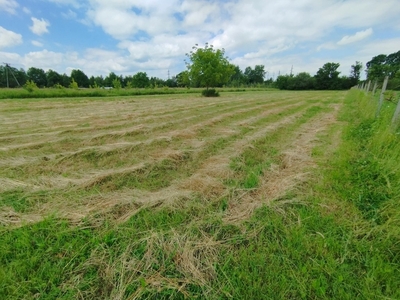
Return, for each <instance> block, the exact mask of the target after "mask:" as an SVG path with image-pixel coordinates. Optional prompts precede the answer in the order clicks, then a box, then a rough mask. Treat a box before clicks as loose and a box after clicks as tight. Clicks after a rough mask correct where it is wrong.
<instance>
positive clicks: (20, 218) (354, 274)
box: [0, 91, 400, 299]
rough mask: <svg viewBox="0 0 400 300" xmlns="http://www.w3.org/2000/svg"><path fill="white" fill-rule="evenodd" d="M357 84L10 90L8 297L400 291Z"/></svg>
mask: <svg viewBox="0 0 400 300" xmlns="http://www.w3.org/2000/svg"><path fill="white" fill-rule="evenodd" d="M357 93H358V92H355V91H352V92H347V91H344V92H343V91H339V92H338V91H331V92H327V91H322V92H321V91H319V92H317V91H313V92H281V91H259V92H256V91H252V92H236V93H229V92H224V93H223V94H222V96H221V97H220V98H214V99H212V98H211V99H210V98H202V97H200V96H198V95H196V94H182V95H154V96H135V97H110V98H101V99H100V98H70V99H31V100H27V99H24V100H22V99H20V100H18V99H13V100H1V101H0V124H1V127H0V296H3V298H4V297H5V298H4V299H33V298H35V299H193V298H198V299H270V298H272V299H321V298H331V299H357V298H359V299H379V298H381V299H396V298H399V297H400V292H399V291H400V275H399V274H400V270H399V262H400V258H399V255H400V251H399V248H400V246H399V240H398V237H399V235H398V230H397V231H396V229H395V228H397V227H396V226H397V224H398V222H399V220H400V218H398V216H399V214H397V211H396V210H393V207H395V206H394V205H395V202H394V201H395V198H396V197H397V195H398V193H397V192H398V187H397V184H396V183H398V181H397V180H398V178H399V177H396V176H397V173H396V171H394V172H395V174H394V175H393V174H392V173H390V174H387V172H386V171H385V172H386V173H385V176H386V179H385V177H384V176H383V175H381V174H380V173H379V172H380V171H382V170H383V169H382V168H383V167H382V166H381V165H380V163H378V165H377V166H376V168H375V167H374V168H375V169H374V170H372V171H371V172H372V173H373V174H372V173H371V174H369V173H368V174H367V175H365V176H367V177H368V176H370V177H372V178H370V177H368V178H367V177H366V178H362V176H361V177H360V176H358V175H357V174H363V172H364V170H366V169H368V167H369V166H370V165H373V166H375V165H374V162H373V161H372V162H371V164H369V163H364V165H363V163H362V162H354V161H353V160H354V159H356V158H360V155H361V154H362V153H363V152H362V151H364V150H365V149H367V150H365V151H366V153H367V154H366V155H367V156H368V155H369V153H371V151H370V150H368V147H367V145H365V144H363V145H362V142H364V143H365V142H366V140H368V138H369V137H370V136H372V133H371V135H370V136H368V135H364V136H363V135H362V134H365V132H372V131H373V130H374V128H377V126H378V125H376V126H375V125H374V121H370V122H369V123H368V122H367V123H368V124H367V123H366V124H367V125H365V124H364V123H363V122H365V120H364V119H363V118H367V120H370V119H371V118H370V116H369V115H368V116H367V115H366V116H363V115H360V109H359V107H356V106H355V103H358V102H357V101H361V100H363V99H362V97H363V96H362V95H360V94H357ZM360 99H361V100H360ZM364 100H365V99H364ZM392 109H393V108H392V107H390V108H388V110H392ZM366 114H368V113H366ZM356 115H358V116H359V117H356ZM357 118H359V121H357V120H358V119H357ZM368 118H369V119H368ZM382 120H383V118H382ZM349 124H350V125H349ZM354 124H355V125H354ZM359 124H364V125H365V126H367V127H368V126H369V127H368V128H367V127H365V126H364V125H362V126H364V127H362V126H361V127H357V128H358V129H354V130H356V132H357V134H354V135H351V134H350V135H348V134H347V132H350V133H351V132H353V131H354V130H353V129H351V128H352V127H351V126H353V125H354V126H359ZM349 126H350V127H349ZM374 126H375V127H374ZM352 130H353V131H352ZM358 133H360V134H358ZM393 136H394V137H392V136H390V138H391V139H392V143H393V147H394V148H393V149H390V151H395V150H396V149H397V148H395V147H397V146H396V136H395V135H393ZM350 145H351V147H350ZM385 145H386V144H385ZM357 147H359V148H357ZM386 148H388V146H387V145H386ZM351 149H353V150H354V151H355V152H354V153H352V152H351ZM357 149H358V150H357ZM360 149H361V150H360ZM376 151H378V152H380V149H376ZM387 151H389V150H387ZM374 157H375V156H372V158H370V156H368V157H363V159H364V158H365V161H366V162H367V161H368V160H369V159H371V160H373V159H374ZM392 159H393V158H392ZM357 163H359V164H361V165H360V166H358V165H357ZM388 165H390V164H389V163H388ZM354 166H356V167H357V168H355V167H354ZM358 167H359V168H358ZM385 170H386V169H385ZM367 171H368V170H367ZM375 171H376V172H378V173H379V174H375V173H376V172H375ZM374 172H375V173H374ZM357 176H358V177H357ZM360 178H361V179H360ZM357 180H359V181H357ZM368 180H371V182H370V183H368V185H367V184H366V189H369V188H370V187H371V186H372V189H373V192H374V193H375V194H368V195H367V196H366V199H367V200H365V201H364V202H363V198H362V197H364V195H365V193H364V192H365V190H364V189H363V183H365V182H367V181H368ZM360 182H361V183H360ZM382 186H383V187H382ZM361 188H362V190H361V192H360V191H359V189H361ZM382 195H383V196H382ZM368 197H369V198H368ZM376 197H378V198H379V199H378V200H376ZM392 198H393V199H394V200H393V199H392ZM368 199H369V200H368ZM371 199H372V200H371ZM375 200H376V201H375ZM397 200H398V199H397ZM357 201H358V202H357ZM368 201H369V202H368ZM374 201H375V202H374ZM382 203H389V204H390V203H392V206H385V207H386V208H385V209H386V210H384V212H382V211H380V209H381V208H382V207H383V206H382ZM383 215H384V216H385V217H382V216H383ZM382 218H383V219H382ZM388 220H390V222H389V223H387V222H388ZM381 226H384V227H381ZM399 228H400V227H399ZM378 233H379V234H378Z"/></svg>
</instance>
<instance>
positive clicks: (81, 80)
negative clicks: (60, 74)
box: [71, 69, 90, 88]
mask: <svg viewBox="0 0 400 300" xmlns="http://www.w3.org/2000/svg"><path fill="white" fill-rule="evenodd" d="M71 79H73V80H74V81H75V82H76V83H77V84H78V86H79V87H84V88H88V87H89V83H90V82H89V78H88V77H87V76H86V74H85V73H83V71H81V70H79V69H75V70H72V71H71Z"/></svg>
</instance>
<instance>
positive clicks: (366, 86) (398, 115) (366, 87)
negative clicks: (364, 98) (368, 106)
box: [357, 76, 400, 129]
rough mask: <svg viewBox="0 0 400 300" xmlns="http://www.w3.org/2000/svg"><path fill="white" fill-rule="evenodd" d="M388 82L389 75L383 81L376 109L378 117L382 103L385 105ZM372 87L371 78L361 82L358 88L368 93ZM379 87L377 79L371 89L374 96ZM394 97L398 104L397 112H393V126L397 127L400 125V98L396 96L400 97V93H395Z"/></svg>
mask: <svg viewBox="0 0 400 300" xmlns="http://www.w3.org/2000/svg"><path fill="white" fill-rule="evenodd" d="M388 82H389V77H388V76H386V77H385V80H384V81H383V84H382V89H381V93H380V96H379V102H378V108H377V110H376V117H378V116H379V114H380V112H381V109H382V105H383V102H384V100H385V95H386V92H387V91H386V88H387V84H388ZM370 87H371V80H369V81H368V82H363V83H360V84H359V85H358V86H357V88H358V89H359V90H362V91H364V92H366V93H367V95H368V94H369V92H370ZM377 87H378V82H377V81H376V80H375V82H374V85H373V89H372V91H371V92H372V96H375V93H376V90H377ZM394 97H395V99H394V102H396V100H397V106H396V110H395V112H394V114H393V118H392V127H393V128H395V129H396V128H397V127H398V126H399V125H400V124H399V123H400V100H399V99H396V98H398V95H397V96H396V95H395V96H394Z"/></svg>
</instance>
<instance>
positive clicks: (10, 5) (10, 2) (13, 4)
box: [0, 0, 19, 15]
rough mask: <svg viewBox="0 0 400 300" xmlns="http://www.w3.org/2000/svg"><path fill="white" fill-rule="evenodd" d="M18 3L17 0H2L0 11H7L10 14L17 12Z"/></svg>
mask: <svg viewBox="0 0 400 300" xmlns="http://www.w3.org/2000/svg"><path fill="white" fill-rule="evenodd" d="M18 6H19V5H18V3H17V1H15V0H0V11H5V12H8V13H10V14H13V15H14V14H16V12H17V11H16V9H17V8H18Z"/></svg>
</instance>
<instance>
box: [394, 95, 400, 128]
mask: <svg viewBox="0 0 400 300" xmlns="http://www.w3.org/2000/svg"><path fill="white" fill-rule="evenodd" d="M399 121H400V99H399V100H398V101H397V107H396V111H395V112H394V115H393V119H392V127H393V129H396V127H397V125H398V124H399Z"/></svg>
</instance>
